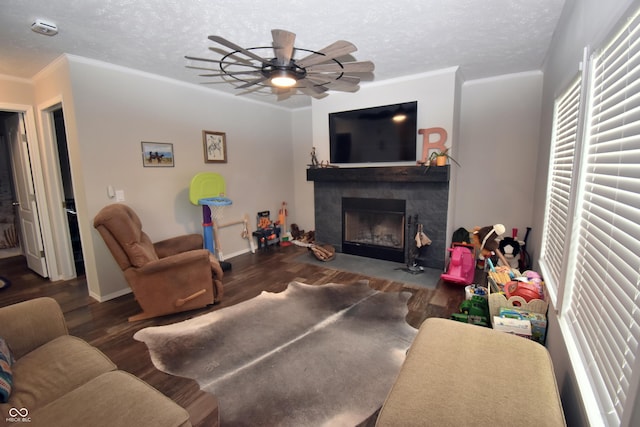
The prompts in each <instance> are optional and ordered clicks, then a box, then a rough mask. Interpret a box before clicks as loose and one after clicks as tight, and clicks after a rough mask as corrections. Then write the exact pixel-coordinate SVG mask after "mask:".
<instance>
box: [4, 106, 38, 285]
mask: <svg viewBox="0 0 640 427" xmlns="http://www.w3.org/2000/svg"><path fill="white" fill-rule="evenodd" d="M5 123H6V125H7V129H8V134H9V148H10V150H11V158H12V163H13V179H14V183H15V187H16V199H17V200H16V201H15V203H14V204H16V206H17V207H18V215H19V217H20V236H21V238H22V240H21V241H22V250H23V253H24V256H25V257H26V259H27V265H28V266H29V268H30V269H31V270H33V271H35V272H36V273H38V274H39V275H41V276H42V277H48V276H49V274H48V271H47V263H46V259H45V254H44V245H43V241H42V231H41V228H40V220H39V217H38V209H37V203H38V202H37V198H36V193H35V187H34V184H33V175H32V172H31V157H30V155H29V144H28V143H27V133H26V130H25V126H24V117H23V114H22V113H16V114H15V115H14V116H12V117H10V118H8V119H7V120H6V122H5Z"/></svg>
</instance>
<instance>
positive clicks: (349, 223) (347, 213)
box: [342, 197, 406, 262]
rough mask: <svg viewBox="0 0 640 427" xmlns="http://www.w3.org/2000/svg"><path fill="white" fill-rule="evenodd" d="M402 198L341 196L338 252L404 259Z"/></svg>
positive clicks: (403, 202)
mask: <svg viewBox="0 0 640 427" xmlns="http://www.w3.org/2000/svg"><path fill="white" fill-rule="evenodd" d="M405 217H406V201H405V200H397V199H364V198H353V197H343V198H342V252H343V253H346V254H351V255H359V256H365V257H369V258H376V259H383V260H387V261H395V262H405V250H404V249H405Z"/></svg>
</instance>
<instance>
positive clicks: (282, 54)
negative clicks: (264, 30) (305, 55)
mask: <svg viewBox="0 0 640 427" xmlns="http://www.w3.org/2000/svg"><path fill="white" fill-rule="evenodd" d="M271 37H273V50H274V52H275V53H276V61H277V62H278V65H288V64H289V62H290V61H291V56H292V55H293V44H294V43H295V41H296V35H295V34H294V33H292V32H289V31H286V30H271Z"/></svg>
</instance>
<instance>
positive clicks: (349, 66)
mask: <svg viewBox="0 0 640 427" xmlns="http://www.w3.org/2000/svg"><path fill="white" fill-rule="evenodd" d="M374 68H375V65H373V62H371V61H360V62H346V63H342V64H339V63H337V62H333V63H327V64H317V65H313V66H309V67H306V70H307V73H315V72H338V73H370V72H372V71H373V70H374Z"/></svg>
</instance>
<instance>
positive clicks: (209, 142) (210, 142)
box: [202, 130, 227, 163]
mask: <svg viewBox="0 0 640 427" xmlns="http://www.w3.org/2000/svg"><path fill="white" fill-rule="evenodd" d="M202 142H203V144H204V162H205V163H227V135H226V134H225V133H224V132H213V131H210V130H203V131H202Z"/></svg>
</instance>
